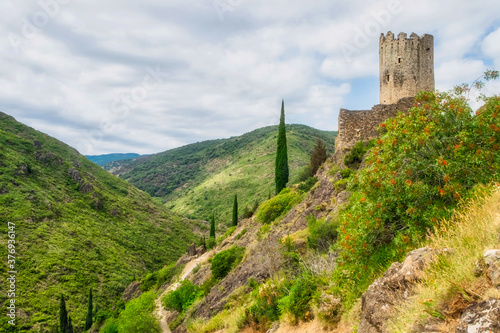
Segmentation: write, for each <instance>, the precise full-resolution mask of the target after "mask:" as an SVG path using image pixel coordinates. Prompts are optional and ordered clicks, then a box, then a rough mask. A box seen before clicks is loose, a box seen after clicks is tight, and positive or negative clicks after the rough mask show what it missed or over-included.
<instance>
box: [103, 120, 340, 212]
mask: <svg viewBox="0 0 500 333" xmlns="http://www.w3.org/2000/svg"><path fill="white" fill-rule="evenodd" d="M286 129H287V140H288V154H289V163H290V179H291V181H292V182H293V181H294V180H295V179H296V178H297V175H298V173H299V171H300V169H301V168H302V167H303V166H305V165H306V164H308V163H309V156H310V154H311V152H312V149H313V147H314V145H315V143H316V139H317V137H318V136H319V137H321V139H322V140H323V141H324V142H325V144H326V147H327V149H328V153H332V152H333V150H334V144H335V137H336V132H327V131H320V130H317V129H314V128H311V127H308V126H305V125H287V127H286ZM277 134H278V126H269V127H264V128H261V129H257V130H255V131H252V132H250V133H246V134H244V135H242V136H239V137H233V138H230V139H222V140H212V141H205V142H200V143H195V144H191V145H187V146H184V147H180V148H177V149H173V150H169V151H166V152H163V153H160V154H156V155H152V156H148V157H144V158H139V159H135V160H133V161H120V162H119V163H111V164H108V165H106V166H105V168H106V169H108V170H110V171H111V172H113V173H115V174H118V175H120V177H121V178H123V179H125V180H127V181H128V182H130V183H131V184H133V185H134V186H136V187H138V188H140V189H142V190H144V191H146V192H148V193H149V194H151V195H152V196H156V197H162V198H163V200H164V201H165V202H166V203H167V205H168V206H169V207H171V208H172V209H173V210H174V211H175V212H177V213H180V214H182V215H184V216H188V217H191V218H206V217H207V216H208V215H209V214H211V213H212V212H213V211H215V212H216V213H217V215H218V216H219V218H220V219H221V220H223V221H228V220H229V218H230V214H231V210H232V199H231V198H232V197H233V196H234V194H235V193H237V194H238V200H239V203H240V213H241V212H243V209H244V207H245V206H248V207H249V208H250V207H251V206H253V205H254V203H255V201H258V202H262V201H264V200H266V199H267V198H268V195H269V193H271V194H273V195H274V183H273V182H274V161H275V156H276V140H277Z"/></svg>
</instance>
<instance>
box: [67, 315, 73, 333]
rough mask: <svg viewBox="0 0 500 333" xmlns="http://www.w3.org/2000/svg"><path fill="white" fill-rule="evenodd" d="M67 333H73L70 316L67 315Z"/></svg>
mask: <svg viewBox="0 0 500 333" xmlns="http://www.w3.org/2000/svg"><path fill="white" fill-rule="evenodd" d="M68 333H73V324H72V323H71V316H69V315H68Z"/></svg>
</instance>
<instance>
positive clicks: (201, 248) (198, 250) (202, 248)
mask: <svg viewBox="0 0 500 333" xmlns="http://www.w3.org/2000/svg"><path fill="white" fill-rule="evenodd" d="M205 252H207V248H206V247H205V245H200V246H198V247H197V248H196V255H197V256H201V255H202V254H204V253H205Z"/></svg>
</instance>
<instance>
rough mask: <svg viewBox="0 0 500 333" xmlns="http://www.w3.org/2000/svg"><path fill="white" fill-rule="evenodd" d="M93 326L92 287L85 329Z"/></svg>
mask: <svg viewBox="0 0 500 333" xmlns="http://www.w3.org/2000/svg"><path fill="white" fill-rule="evenodd" d="M91 327H92V288H90V292H89V304H88V308H87V318H86V319H85V329H84V330H85V331H86V330H89V329H90V328H91Z"/></svg>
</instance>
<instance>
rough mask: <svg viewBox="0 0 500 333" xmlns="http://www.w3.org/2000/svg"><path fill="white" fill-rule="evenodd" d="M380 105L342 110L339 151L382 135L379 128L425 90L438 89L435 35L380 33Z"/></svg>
mask: <svg viewBox="0 0 500 333" xmlns="http://www.w3.org/2000/svg"><path fill="white" fill-rule="evenodd" d="M379 56H380V104H378V105H375V106H374V107H373V108H372V109H371V110H360V111H353V110H345V109H340V113H339V133H338V136H337V139H336V140H335V151H336V152H338V151H347V150H348V149H350V148H351V147H352V146H353V145H354V144H355V143H356V142H358V141H361V140H364V141H366V140H371V139H373V138H375V137H377V136H378V133H377V127H378V125H379V124H380V123H382V122H383V121H385V120H386V119H388V118H391V117H394V116H395V115H396V114H397V113H398V112H400V111H402V112H406V111H408V109H410V108H411V107H412V106H413V100H414V97H415V96H416V95H417V93H418V92H419V91H421V90H425V91H433V90H434V37H433V36H431V35H423V36H422V37H419V36H418V35H417V34H415V33H412V34H411V35H410V38H407V35H406V34H405V33H403V32H402V33H400V34H399V35H398V38H397V39H395V38H394V34H393V33H392V32H390V31H389V32H388V33H387V35H384V34H381V36H380V47H379Z"/></svg>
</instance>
